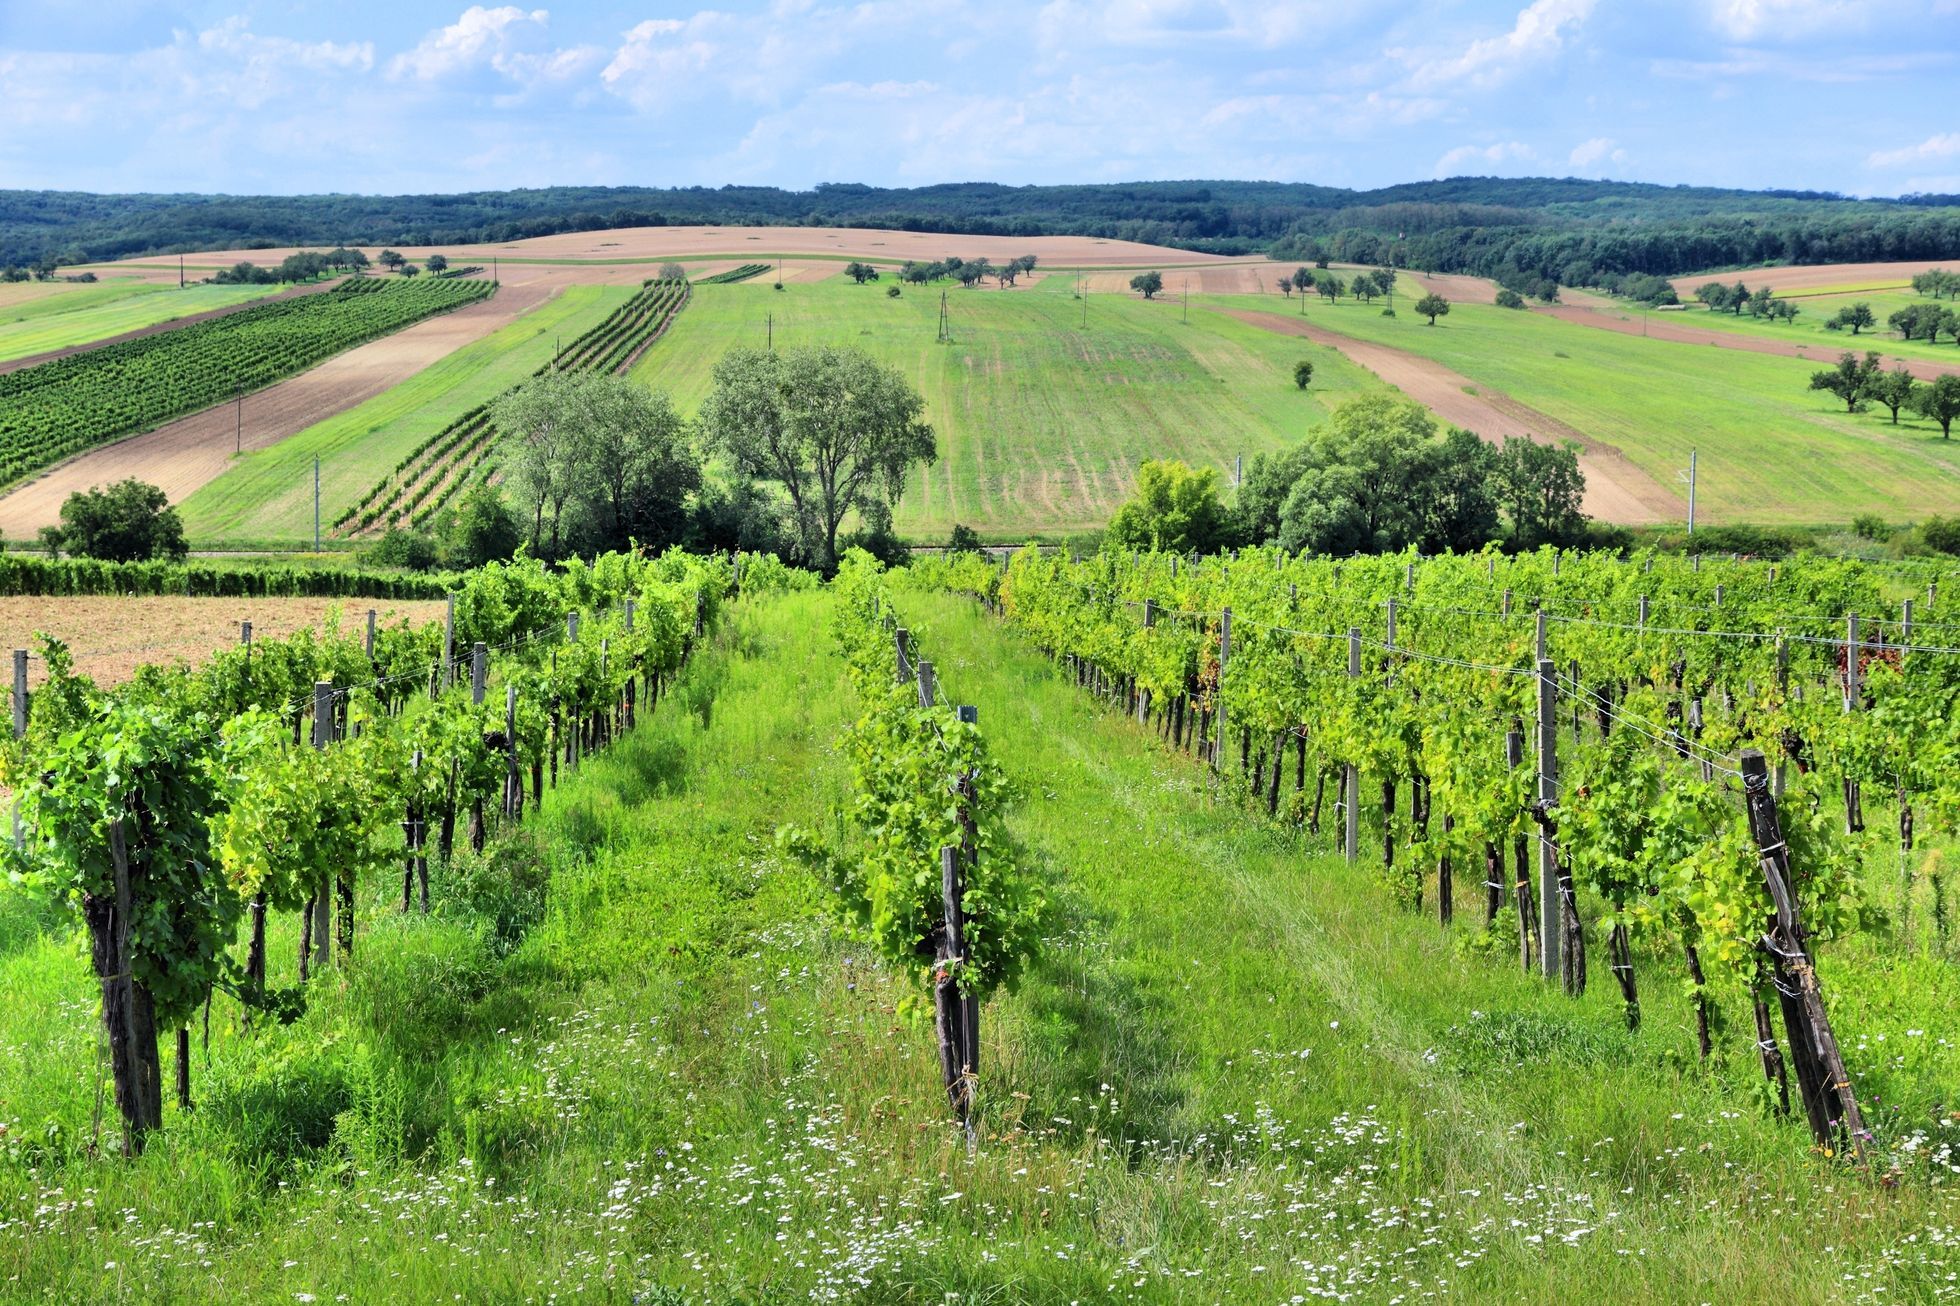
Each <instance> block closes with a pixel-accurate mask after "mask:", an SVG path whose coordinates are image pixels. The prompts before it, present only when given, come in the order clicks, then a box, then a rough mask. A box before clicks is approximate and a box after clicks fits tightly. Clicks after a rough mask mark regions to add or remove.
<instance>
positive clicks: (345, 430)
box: [178, 286, 634, 547]
mask: <svg viewBox="0 0 1960 1306" xmlns="http://www.w3.org/2000/svg"><path fill="white" fill-rule="evenodd" d="M633 290H634V287H631V286H568V287H566V288H565V289H564V290H562V291H560V292H559V293H558V294H557V295H556V296H554V297H553V298H551V299H550V300H548V301H546V302H545V303H543V304H541V305H539V306H538V307H536V308H534V309H532V310H530V311H529V312H527V313H525V314H524V315H523V316H521V317H519V318H518V319H517V320H515V321H513V322H511V323H510V324H509V325H508V326H505V327H502V328H500V329H498V330H497V331H495V332H493V333H492V334H490V335H488V336H486V337H484V338H483V339H481V340H477V341H474V342H472V343H470V344H468V345H465V346H463V347H462V348H461V349H458V350H456V351H455V352H454V353H452V354H449V355H448V356H446V357H444V358H442V359H440V360H438V361H437V362H435V363H434V364H432V365H430V366H429V367H426V368H424V369H423V370H422V371H420V372H418V373H416V374H415V375H414V376H413V377H411V378H410V379H409V380H407V381H404V382H402V383H401V384H400V385H396V386H393V387H391V388H390V389H388V390H386V391H384V392H382V393H381V394H379V395H377V396H375V397H374V398H373V399H370V400H368V401H367V402H366V403H363V404H359V405H357V406H356V407H354V408H350V409H348V410H347V411H346V412H343V413H338V414H336V415H335V416H333V417H330V418H327V419H326V420H325V421H322V422H319V423H317V424H315V425H313V426H310V427H308V428H307V429H305V430H303V431H301V432H300V433H299V434H298V435H295V436H293V437H291V438H290V439H286V440H282V441H281V442H279V443H278V444H276V445H273V446H272V447H271V448H268V449H261V450H258V451H256V452H253V453H248V454H246V455H245V456H244V457H242V458H240V459H239V460H238V462H237V464H236V465H235V466H234V467H232V468H231V469H230V470H229V471H227V472H225V473H224V474H223V475H221V476H219V477H218V478H217V479H216V480H214V481H212V482H210V483H209V484H208V485H206V486H204V487H203V488H202V489H199V490H197V491H195V492H194V493H192V494H191V495H190V497H189V498H187V499H185V500H184V502H183V503H182V504H181V505H180V506H179V508H178V512H179V514H180V515H181V516H182V517H183V519H184V530H185V533H186V535H187V536H188V537H189V538H190V539H192V540H193V541H195V542H197V543H198V544H200V545H207V544H208V545H216V546H230V547H240V546H251V545H256V544H258V543H262V542H264V543H274V544H276V543H280V542H287V543H290V542H295V541H299V540H302V539H304V540H309V541H310V540H311V539H312V534H313V459H314V458H315V457H316V456H317V457H318V458H319V459H320V520H321V523H322V530H323V531H324V529H325V527H326V526H327V525H329V524H331V523H332V522H333V520H334V519H335V518H336V517H338V516H339V515H340V512H341V510H342V509H344V508H346V507H347V506H348V505H349V504H352V503H354V502H355V501H356V500H358V499H359V498H360V497H361V496H362V495H363V494H365V493H367V491H368V488H369V487H370V486H371V485H373V484H374V482H375V480H376V478H377V477H378V476H380V475H381V473H383V472H385V471H386V470H387V469H388V468H390V467H392V466H394V464H395V462H396V461H397V460H398V459H400V458H401V457H402V455H404V454H406V453H407V452H408V451H409V450H411V449H413V448H415V446H416V445H417V444H419V443H420V442H421V441H422V440H424V439H426V438H427V437H428V436H429V435H431V434H433V433H434V432H436V431H439V430H441V429H442V428H443V427H444V426H446V425H448V423H449V422H450V421H451V420H452V419H453V418H455V417H456V416H457V415H459V414H461V413H463V412H465V411H467V410H468V409H471V408H474V407H475V406H476V405H478V404H480V403H483V402H485V401H487V400H489V399H492V398H494V397H496V396H497V395H499V394H501V393H503V391H504V390H505V389H507V388H508V387H510V386H512V385H515V384H517V383H518V382H519V381H522V380H523V379H524V378H526V377H528V376H530V375H531V373H532V372H534V371H536V370H537V369H538V368H539V367H541V366H543V365H544V364H545V363H546V362H548V361H550V359H551V356H552V354H553V353H554V352H555V351H556V349H557V345H558V342H559V341H561V340H570V339H572V338H573V337H574V336H576V335H578V334H579V333H580V332H581V331H584V330H586V329H587V328H588V327H590V326H592V325H594V324H595V323H597V322H598V321H599V320H600V319H601V318H603V317H604V316H605V315H606V314H607V313H609V312H611V311H612V310H613V309H614V308H616V307H618V306H619V305H620V304H622V303H624V302H625V301H626V300H627V299H629V298H630V297H631V296H632V293H633Z"/></svg>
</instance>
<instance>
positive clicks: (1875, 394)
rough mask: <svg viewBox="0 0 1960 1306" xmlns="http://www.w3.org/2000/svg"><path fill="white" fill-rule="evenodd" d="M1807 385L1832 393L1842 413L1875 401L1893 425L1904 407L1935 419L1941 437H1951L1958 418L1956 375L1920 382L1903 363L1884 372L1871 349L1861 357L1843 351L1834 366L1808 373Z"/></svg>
mask: <svg viewBox="0 0 1960 1306" xmlns="http://www.w3.org/2000/svg"><path fill="white" fill-rule="evenodd" d="M1810 388H1811V389H1812V390H1824V391H1828V392H1829V393H1831V394H1833V395H1836V396H1837V397H1838V399H1839V400H1841V401H1842V402H1843V404H1844V411H1845V412H1846V413H1858V412H1863V411H1864V410H1865V409H1867V408H1869V407H1870V406H1871V405H1873V404H1877V405H1878V406H1879V407H1881V408H1885V409H1887V410H1889V411H1890V412H1891V414H1892V424H1893V425H1894V426H1897V425H1898V424H1899V411H1900V410H1901V409H1905V410H1907V411H1909V412H1912V413H1915V414H1917V415H1918V416H1920V417H1923V418H1925V419H1926V420H1927V421H1929V422H1937V423H1938V424H1939V428H1940V438H1941V439H1942V440H1950V439H1952V438H1953V419H1954V418H1956V417H1960V376H1955V375H1953V374H1951V373H1948V374H1947V375H1945V376H1939V377H1935V378H1934V379H1933V380H1931V381H1920V380H1916V379H1915V378H1914V377H1913V375H1912V373H1911V372H1908V371H1907V370H1906V368H1905V365H1904V364H1903V363H1901V364H1900V365H1898V366H1897V367H1894V368H1893V369H1892V370H1891V371H1889V372H1888V371H1886V370H1885V366H1884V363H1883V361H1882V360H1881V359H1880V358H1879V356H1878V353H1877V351H1875V350H1872V351H1867V352H1866V354H1865V356H1864V357H1863V358H1860V357H1858V355H1856V354H1854V353H1852V352H1851V351H1850V350H1846V351H1845V352H1844V353H1843V354H1840V355H1839V356H1838V361H1837V364H1836V365H1835V366H1833V367H1828V368H1825V369H1824V370H1822V371H1819V372H1813V373H1811V374H1810Z"/></svg>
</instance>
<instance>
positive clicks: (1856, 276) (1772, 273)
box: [1674, 259, 1955, 300]
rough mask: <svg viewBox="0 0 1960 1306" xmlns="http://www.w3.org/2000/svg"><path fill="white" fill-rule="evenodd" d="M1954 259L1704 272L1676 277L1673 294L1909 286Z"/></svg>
mask: <svg viewBox="0 0 1960 1306" xmlns="http://www.w3.org/2000/svg"><path fill="white" fill-rule="evenodd" d="M1954 262H1955V261H1954V260H1953V259H1932V260H1930V261H1927V262H1919V263H1818V264H1813V265H1809V266H1805V267H1788V268H1753V269H1750V270H1748V271H1744V272H1701V273H1697V274H1695V275H1693V276H1687V277H1675V278H1674V293H1675V294H1677V295H1679V296H1681V298H1682V299H1684V300H1686V299H1692V298H1694V293H1695V287H1696V286H1703V285H1707V284H1708V283H1709V282H1711V281H1726V282H1729V283H1731V284H1733V283H1735V282H1737V281H1741V282H1744V283H1745V284H1747V285H1748V287H1749V288H1750V289H1751V290H1754V289H1756V288H1757V287H1758V286H1768V287H1769V288H1770V289H1771V290H1774V291H1777V292H1779V293H1782V292H1787V291H1792V290H1818V289H1822V288H1825V287H1829V286H1869V285H1873V284H1876V283H1881V282H1888V281H1889V282H1895V283H1897V284H1898V285H1900V286H1908V285H1910V284H1911V283H1912V278H1913V277H1914V276H1915V275H1916V274H1918V273H1921V272H1924V271H1926V270H1927V269H1928V268H1937V267H1949V268H1951V267H1954Z"/></svg>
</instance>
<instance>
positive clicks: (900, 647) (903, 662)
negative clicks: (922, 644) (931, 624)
mask: <svg viewBox="0 0 1960 1306" xmlns="http://www.w3.org/2000/svg"><path fill="white" fill-rule="evenodd" d="M892 645H893V647H894V648H895V649H896V650H897V652H898V671H897V677H896V678H897V680H898V683H899V684H901V685H903V684H905V683H906V682H908V681H910V680H911V679H912V632H911V631H910V630H907V629H906V628H905V627H904V626H900V627H899V628H898V629H897V630H895V631H893V632H892Z"/></svg>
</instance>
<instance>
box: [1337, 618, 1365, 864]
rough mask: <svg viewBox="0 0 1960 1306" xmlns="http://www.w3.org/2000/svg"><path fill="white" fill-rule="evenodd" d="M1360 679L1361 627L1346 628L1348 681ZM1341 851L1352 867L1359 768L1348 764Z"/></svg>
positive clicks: (1357, 838)
mask: <svg viewBox="0 0 1960 1306" xmlns="http://www.w3.org/2000/svg"><path fill="white" fill-rule="evenodd" d="M1360 678H1361V627H1359V626H1349V627H1348V679H1350V680H1359V679H1360ZM1341 801H1342V802H1343V803H1344V804H1346V806H1345V807H1344V809H1343V810H1342V813H1341V816H1342V823H1343V828H1342V833H1341V851H1342V852H1343V853H1344V854H1346V856H1347V859H1348V863H1349V864H1350V865H1352V864H1353V863H1354V862H1355V861H1356V860H1357V859H1358V858H1359V857H1360V856H1361V768H1359V767H1357V766H1356V765H1355V764H1354V763H1352V762H1349V763H1348V764H1347V767H1346V769H1345V771H1344V773H1343V775H1342V780H1341Z"/></svg>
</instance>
